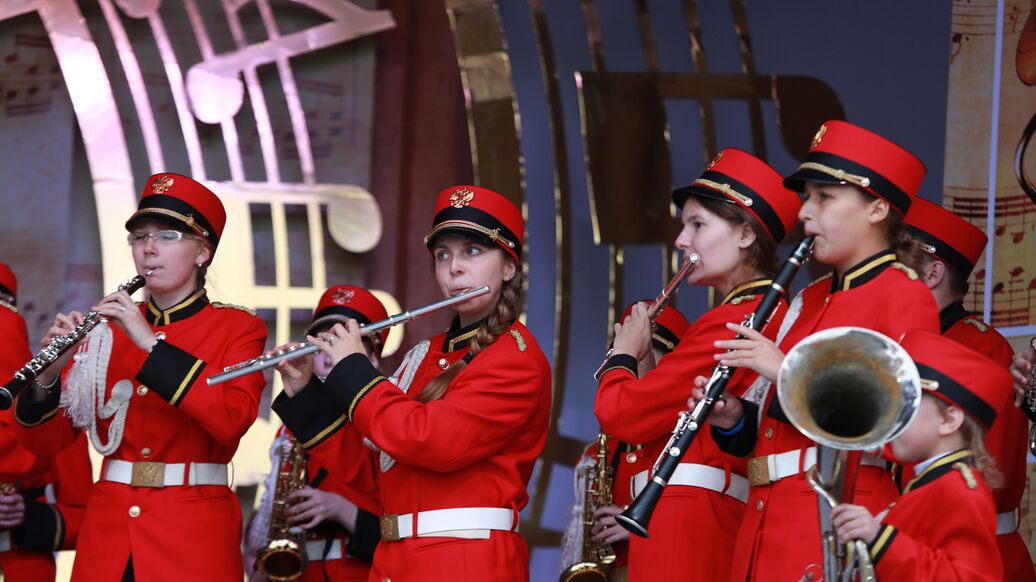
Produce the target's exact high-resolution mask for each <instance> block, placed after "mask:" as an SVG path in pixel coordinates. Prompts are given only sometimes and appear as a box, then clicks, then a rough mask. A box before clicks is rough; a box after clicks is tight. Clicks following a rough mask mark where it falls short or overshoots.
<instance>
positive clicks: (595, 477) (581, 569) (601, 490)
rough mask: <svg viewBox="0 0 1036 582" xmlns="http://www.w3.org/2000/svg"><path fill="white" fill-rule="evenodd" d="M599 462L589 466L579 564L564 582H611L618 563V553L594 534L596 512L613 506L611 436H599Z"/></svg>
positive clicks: (565, 574)
mask: <svg viewBox="0 0 1036 582" xmlns="http://www.w3.org/2000/svg"><path fill="white" fill-rule="evenodd" d="M595 444H596V445H597V451H596V454H595V461H596V462H595V463H594V464H593V465H588V466H587V467H586V488H585V490H584V494H585V496H584V497H583V521H582V526H583V547H582V551H581V552H580V556H579V561H578V562H576V563H575V564H572V565H571V566H569V567H568V568H565V571H564V572H562V573H561V578H560V582H607V581H608V566H609V565H610V564H611V563H612V562H614V561H615V552H614V551H612V547H611V546H610V545H608V544H606V543H604V542H595V541H594V540H593V534H592V533H590V532H591V530H592V529H593V527H594V512H595V511H597V509H598V508H599V507H604V506H606V505H611V504H612V468H611V465H610V464H609V463H608V435H606V434H604V433H601V434H599V435H597V441H596V443H595Z"/></svg>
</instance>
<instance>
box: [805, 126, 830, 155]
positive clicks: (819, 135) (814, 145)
mask: <svg viewBox="0 0 1036 582" xmlns="http://www.w3.org/2000/svg"><path fill="white" fill-rule="evenodd" d="M825 133H827V126H826V125H821V126H820V129H818V130H817V133H816V134H815V135H814V136H813V142H812V143H811V144H810V146H809V149H811V150H815V149H817V146H818V145H820V142H821V141H822V140H823V139H824V134H825Z"/></svg>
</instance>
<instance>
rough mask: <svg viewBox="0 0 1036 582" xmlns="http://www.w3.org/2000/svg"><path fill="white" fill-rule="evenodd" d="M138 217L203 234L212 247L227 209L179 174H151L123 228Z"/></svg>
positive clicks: (128, 228)
mask: <svg viewBox="0 0 1036 582" xmlns="http://www.w3.org/2000/svg"><path fill="white" fill-rule="evenodd" d="M142 220H153V221H155V222H160V223H162V224H165V225H168V226H170V227H172V228H175V229H177V230H180V231H183V232H190V233H194V234H197V235H199V236H201V237H203V238H205V239H206V240H207V241H209V243H211V244H212V248H216V246H217V245H218V244H219V237H220V235H221V234H223V227H224V226H225V225H226V223H227V212H226V210H224V209H223V203H222V202H220V201H219V198H218V197H217V196H216V195H215V194H213V193H212V191H211V190H209V189H208V188H206V187H205V186H202V185H201V184H200V183H198V182H196V181H194V180H192V179H190V178H188V177H187V176H181V175H180V174H171V173H163V174H155V175H154V176H151V177H150V178H148V181H147V184H145V185H144V193H143V194H141V198H140V204H139V206H138V207H137V211H136V212H134V213H133V216H130V217H129V220H127V221H126V230H131V229H132V228H133V225H134V224H135V223H137V222H139V221H142Z"/></svg>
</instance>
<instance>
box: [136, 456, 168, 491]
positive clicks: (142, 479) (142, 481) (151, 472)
mask: <svg viewBox="0 0 1036 582" xmlns="http://www.w3.org/2000/svg"><path fill="white" fill-rule="evenodd" d="M130 487H165V463H153V462H149V461H138V462H136V463H133V472H132V474H131V477H130Z"/></svg>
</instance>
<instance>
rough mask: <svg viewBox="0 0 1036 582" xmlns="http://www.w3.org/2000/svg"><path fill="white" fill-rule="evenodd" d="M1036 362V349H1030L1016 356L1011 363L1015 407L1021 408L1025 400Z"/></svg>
mask: <svg viewBox="0 0 1036 582" xmlns="http://www.w3.org/2000/svg"><path fill="white" fill-rule="evenodd" d="M1034 362H1036V349H1034V348H1029V349H1027V350H1022V351H1020V352H1018V353H1017V354H1015V355H1014V361H1013V362H1011V376H1013V377H1014V405H1015V406H1021V405H1022V402H1023V401H1024V400H1025V391H1026V390H1028V383H1029V374H1030V373H1031V372H1032V366H1033V363H1034Z"/></svg>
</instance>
